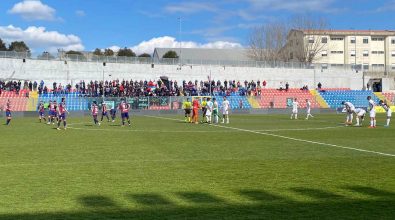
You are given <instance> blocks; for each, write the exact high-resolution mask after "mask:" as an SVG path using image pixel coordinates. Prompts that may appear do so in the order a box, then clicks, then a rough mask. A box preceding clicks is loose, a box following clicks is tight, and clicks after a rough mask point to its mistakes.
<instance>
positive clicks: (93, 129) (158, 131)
mask: <svg viewBox="0 0 395 220" xmlns="http://www.w3.org/2000/svg"><path fill="white" fill-rule="evenodd" d="M67 129H74V130H85V131H111V132H113V131H120V132H155V133H212V132H214V133H232V131H187V130H184V131H171V130H168V131H165V130H136V129H135V130H127V128H125V130H117V129H108V128H76V127H67Z"/></svg>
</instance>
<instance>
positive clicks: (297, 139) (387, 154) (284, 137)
mask: <svg viewBox="0 0 395 220" xmlns="http://www.w3.org/2000/svg"><path fill="white" fill-rule="evenodd" d="M145 117H151V118H158V119H164V120H173V121H182V120H179V119H174V118H166V117H159V116H149V115H146V116H145ZM210 125H211V126H214V127H219V128H226V129H232V130H237V131H244V132H249V133H254V134H260V135H265V136H271V137H277V138H282V139H287V140H292V141H298V142H304V143H309V144H317V145H321V146H329V147H335V148H342V149H347V150H353V151H359V152H364V153H371V154H377V155H381V156H388V157H395V154H389V153H383V152H378V151H371V150H364V149H360V148H354V147H345V146H340V145H336V144H327V143H323V142H318V141H310V140H304V139H300V138H293V137H287V136H283V135H278V134H270V133H266V132H260V131H254V130H248V129H243V128H235V127H229V126H223V125H217V124H210Z"/></svg>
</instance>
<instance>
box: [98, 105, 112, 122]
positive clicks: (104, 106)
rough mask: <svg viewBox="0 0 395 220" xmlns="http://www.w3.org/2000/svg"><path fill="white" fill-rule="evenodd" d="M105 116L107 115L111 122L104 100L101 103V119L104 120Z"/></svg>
mask: <svg viewBox="0 0 395 220" xmlns="http://www.w3.org/2000/svg"><path fill="white" fill-rule="evenodd" d="M104 116H106V118H107V121H108V122H110V117H108V111H107V104H106V103H104V102H102V103H101V120H100V121H103V118H104Z"/></svg>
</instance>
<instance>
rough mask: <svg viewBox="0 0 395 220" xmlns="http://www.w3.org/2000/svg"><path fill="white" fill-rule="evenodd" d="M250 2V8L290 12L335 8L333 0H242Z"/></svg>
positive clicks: (323, 10)
mask: <svg viewBox="0 0 395 220" xmlns="http://www.w3.org/2000/svg"><path fill="white" fill-rule="evenodd" d="M243 1H246V2H247V3H249V4H250V6H251V9H253V10H256V11H261V10H280V11H281V10H285V11H292V12H299V13H300V12H305V11H321V12H330V11H333V10H336V9H334V8H333V6H332V3H334V2H335V0H287V1H278V0H243Z"/></svg>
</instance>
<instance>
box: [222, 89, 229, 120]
mask: <svg viewBox="0 0 395 220" xmlns="http://www.w3.org/2000/svg"><path fill="white" fill-rule="evenodd" d="M229 108H230V103H229V101H228V100H227V99H226V96H224V101H222V124H223V123H225V121H226V124H229Z"/></svg>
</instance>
